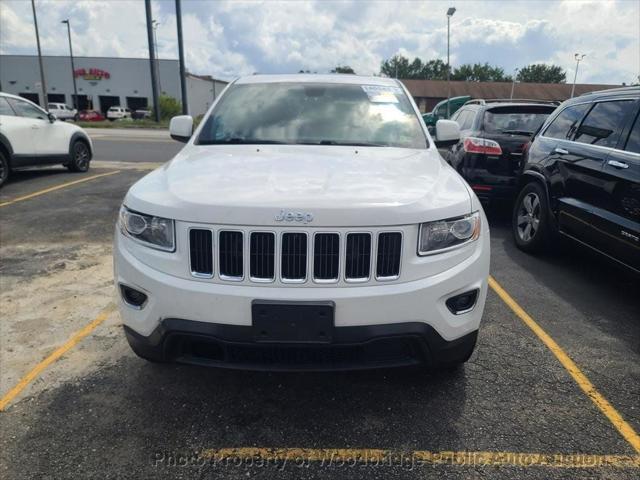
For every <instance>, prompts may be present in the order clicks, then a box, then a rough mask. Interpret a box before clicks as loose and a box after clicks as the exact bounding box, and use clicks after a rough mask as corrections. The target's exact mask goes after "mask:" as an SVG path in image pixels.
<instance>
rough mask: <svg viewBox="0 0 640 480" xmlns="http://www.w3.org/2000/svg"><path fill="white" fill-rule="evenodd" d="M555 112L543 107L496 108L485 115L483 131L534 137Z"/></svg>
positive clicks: (550, 108)
mask: <svg viewBox="0 0 640 480" xmlns="http://www.w3.org/2000/svg"><path fill="white" fill-rule="evenodd" d="M553 110H555V108H554V107H547V106H542V105H527V106H521V105H517V106H516V105H511V106H504V107H494V108H491V109H489V110H487V111H486V112H485V113H484V117H483V129H484V131H485V132H487V133H507V134H509V133H511V134H516V135H517V134H520V135H533V134H534V132H536V131H537V130H538V129H539V128H540V126H541V125H542V124H543V123H544V121H545V120H546V119H547V117H548V116H549V114H551V112H553Z"/></svg>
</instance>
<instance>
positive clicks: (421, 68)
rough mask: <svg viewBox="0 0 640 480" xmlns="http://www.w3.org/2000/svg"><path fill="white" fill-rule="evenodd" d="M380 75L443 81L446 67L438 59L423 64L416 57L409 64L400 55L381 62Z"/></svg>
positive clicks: (445, 76) (407, 60)
mask: <svg viewBox="0 0 640 480" xmlns="http://www.w3.org/2000/svg"><path fill="white" fill-rule="evenodd" d="M380 73H381V74H382V75H386V76H387V77H394V78H395V77H396V76H397V77H398V78H407V79H423V80H444V79H445V78H447V65H446V64H445V63H444V62H443V61H442V60H440V59H437V60H429V61H428V62H423V61H422V60H420V59H419V58H417V57H416V58H414V59H413V61H411V62H410V61H409V59H408V58H406V57H404V56H402V55H394V56H393V57H391V58H390V59H388V60H384V61H383V62H382V64H381V65H380Z"/></svg>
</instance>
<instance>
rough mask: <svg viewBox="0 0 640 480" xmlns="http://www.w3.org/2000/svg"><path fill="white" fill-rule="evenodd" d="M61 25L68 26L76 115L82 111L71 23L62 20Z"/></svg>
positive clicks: (73, 103)
mask: <svg viewBox="0 0 640 480" xmlns="http://www.w3.org/2000/svg"><path fill="white" fill-rule="evenodd" d="M60 23H66V24H67V34H68V35H69V58H71V78H72V79H73V102H72V105H73V108H75V109H76V113H78V112H79V111H80V107H79V104H78V87H77V86H76V68H75V66H74V64H73V47H72V46H71V23H70V22H69V19H68V18H67V19H66V20H62V22H60Z"/></svg>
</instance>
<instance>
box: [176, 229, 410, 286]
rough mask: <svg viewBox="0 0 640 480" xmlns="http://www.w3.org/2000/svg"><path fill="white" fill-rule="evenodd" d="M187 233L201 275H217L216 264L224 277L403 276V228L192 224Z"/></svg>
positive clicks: (195, 269) (191, 259)
mask: <svg viewBox="0 0 640 480" xmlns="http://www.w3.org/2000/svg"><path fill="white" fill-rule="evenodd" d="M245 235H246V236H247V237H246V238H247V240H248V241H246V242H245ZM373 235H375V239H376V241H375V242H374V241H373V240H374V237H373ZM188 236H189V266H190V270H191V274H192V275H193V276H195V277H200V278H213V277H214V263H215V264H216V265H215V270H216V274H215V276H217V277H218V278H219V279H220V280H226V281H234V280H235V281H241V280H244V279H245V278H247V280H246V281H251V282H273V281H275V280H276V279H277V280H278V281H283V282H293V283H296V282H298V283H302V282H304V281H306V280H307V279H312V280H313V281H315V282H318V283H322V282H327V283H331V282H339V281H340V280H343V281H347V282H367V281H370V280H374V281H385V280H386V281H389V280H395V279H397V278H398V277H399V276H400V269H401V263H402V241H403V239H402V233H401V232H399V231H394V232H388V231H387V232H385V231H375V232H373V233H369V232H350V233H346V234H339V233H336V232H322V231H317V232H311V233H307V232H283V233H281V234H280V233H278V232H259V231H258V232H249V231H240V230H215V231H214V229H205V228H190V229H189V233H188ZM374 247H375V248H374ZM214 258H215V259H216V260H215V261H214ZM245 261H247V267H246V268H247V270H248V274H245ZM308 269H311V272H310V273H309V272H307V270H308ZM372 269H373V273H372V271H371V270H372Z"/></svg>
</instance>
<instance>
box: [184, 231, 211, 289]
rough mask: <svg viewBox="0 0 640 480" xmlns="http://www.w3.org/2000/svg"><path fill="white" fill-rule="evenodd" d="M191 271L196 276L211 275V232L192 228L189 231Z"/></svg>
mask: <svg viewBox="0 0 640 480" xmlns="http://www.w3.org/2000/svg"><path fill="white" fill-rule="evenodd" d="M189 255H190V260H191V272H192V273H193V274H194V275H196V276H202V277H211V276H213V233H212V232H211V230H202V229H199V228H194V229H192V230H190V231H189Z"/></svg>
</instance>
